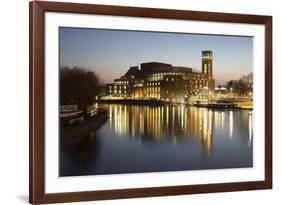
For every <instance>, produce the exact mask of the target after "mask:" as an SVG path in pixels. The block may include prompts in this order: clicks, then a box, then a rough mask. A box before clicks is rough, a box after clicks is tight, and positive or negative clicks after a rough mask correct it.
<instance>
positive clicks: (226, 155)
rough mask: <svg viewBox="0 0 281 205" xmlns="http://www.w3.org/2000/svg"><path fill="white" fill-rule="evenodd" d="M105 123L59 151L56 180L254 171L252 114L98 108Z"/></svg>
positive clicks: (168, 108) (183, 108)
mask: <svg viewBox="0 0 281 205" xmlns="http://www.w3.org/2000/svg"><path fill="white" fill-rule="evenodd" d="M98 106H100V107H105V108H106V109H107V110H108V114H109V119H108V121H107V122H106V123H105V124H104V125H103V126H102V127H101V128H100V129H99V130H98V131H93V132H91V133H89V134H88V135H86V136H77V139H75V140H72V141H71V142H68V143H67V144H64V145H62V146H61V147H60V171H59V172H60V176H81V175H97V174H121V173H140V172H159V171H180V170H199V169H220V168H242V167H252V165H253V130H252V129H253V128H252V127H253V126H252V112H251V111H248V110H236V111H228V110H210V109H206V108H196V107H190V106H185V105H176V106H171V105H169V106H168V105H164V106H137V105H117V104H116V105H114V104H110V105H98Z"/></svg>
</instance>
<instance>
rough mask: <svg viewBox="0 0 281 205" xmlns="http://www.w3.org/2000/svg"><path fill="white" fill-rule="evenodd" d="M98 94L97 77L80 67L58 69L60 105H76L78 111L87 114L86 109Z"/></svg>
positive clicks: (98, 84)
mask: <svg viewBox="0 0 281 205" xmlns="http://www.w3.org/2000/svg"><path fill="white" fill-rule="evenodd" d="M99 92H100V82H99V78H98V76H97V75H96V74H95V73H94V72H92V71H89V70H87V69H85V68H81V67H72V68H69V67H61V68H60V104H61V105H63V104H76V105H78V109H79V110H81V111H83V112H84V114H86V113H87V107H88V106H89V105H90V104H91V103H93V101H94V99H95V96H96V95H97V94H98V93H99Z"/></svg>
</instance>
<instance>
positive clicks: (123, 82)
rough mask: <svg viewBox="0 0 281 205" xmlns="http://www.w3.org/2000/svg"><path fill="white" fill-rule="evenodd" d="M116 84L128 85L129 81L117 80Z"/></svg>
mask: <svg viewBox="0 0 281 205" xmlns="http://www.w3.org/2000/svg"><path fill="white" fill-rule="evenodd" d="M114 84H117V85H128V84H129V81H121V80H115V81H114Z"/></svg>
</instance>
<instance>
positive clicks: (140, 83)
mask: <svg viewBox="0 0 281 205" xmlns="http://www.w3.org/2000/svg"><path fill="white" fill-rule="evenodd" d="M212 61H213V54H212V51H202V70H201V72H194V71H193V70H192V68H189V67H181V66H173V65H171V64H166V63H160V62H148V63H142V64H140V66H132V67H130V68H129V70H128V71H127V72H126V73H125V75H123V76H121V77H120V78H118V79H115V80H114V82H113V83H112V84H107V85H106V87H105V94H106V96H105V97H106V98H112V99H123V98H124V99H143V100H149V99H154V100H162V101H171V102H181V101H187V100H188V99H189V97H190V96H196V95H199V93H200V92H201V91H202V90H205V91H206V90H213V89H214V86H215V80H214V78H213V63H212Z"/></svg>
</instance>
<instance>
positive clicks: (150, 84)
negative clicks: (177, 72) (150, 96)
mask: <svg viewBox="0 0 281 205" xmlns="http://www.w3.org/2000/svg"><path fill="white" fill-rule="evenodd" d="M146 85H147V86H154V85H160V82H153V83H146Z"/></svg>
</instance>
